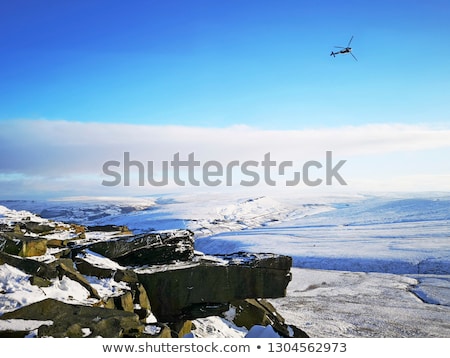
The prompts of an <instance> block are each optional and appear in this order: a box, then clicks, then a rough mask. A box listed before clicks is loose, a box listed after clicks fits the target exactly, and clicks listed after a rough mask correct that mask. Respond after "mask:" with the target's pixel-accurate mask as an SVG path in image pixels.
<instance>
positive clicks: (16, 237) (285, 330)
mask: <svg viewBox="0 0 450 358" xmlns="http://www.w3.org/2000/svg"><path fill="white" fill-rule="evenodd" d="M42 225H43V227H40V224H39V223H38V222H33V221H30V220H27V222H26V223H13V225H8V224H4V223H2V226H1V233H0V265H2V264H8V265H11V266H14V267H16V268H18V269H19V270H21V271H23V272H25V273H27V274H28V275H30V283H31V284H32V285H35V286H39V287H42V288H45V287H48V286H51V285H53V284H54V282H55V280H58V279H59V280H61V279H62V278H63V277H67V278H69V279H70V280H73V281H76V282H78V283H79V284H80V285H81V286H82V287H83V288H84V289H85V290H86V291H87V294H88V295H89V297H87V298H88V301H87V302H89V303H86V304H85V305H76V304H69V303H63V302H60V301H57V300H54V299H45V300H43V301H40V302H36V303H33V304H30V305H28V306H25V307H22V308H19V309H17V310H15V311H12V312H7V313H5V314H4V315H2V316H0V320H5V319H31V320H47V321H51V322H53V323H52V324H46V325H42V326H41V327H39V329H38V330H37V336H38V337H47V336H51V337H98V336H101V337H111V338H113V337H161V338H164V337H183V336H184V335H186V334H189V333H190V332H191V330H192V329H194V328H195V326H194V325H193V323H192V320H195V319H198V318H203V317H209V316H222V317H224V318H227V319H229V320H231V321H232V322H233V323H234V324H235V325H237V326H240V327H245V328H247V329H250V328H251V327H252V326H255V325H260V326H267V325H270V326H272V327H273V329H274V330H275V331H276V332H277V333H278V334H279V335H280V336H283V337H307V335H306V333H304V332H303V331H301V330H300V329H298V328H296V327H294V326H289V325H287V324H286V323H285V322H284V319H283V318H282V317H281V316H280V315H279V314H278V313H277V312H276V310H275V309H274V308H273V306H271V305H270V303H269V302H268V301H266V300H264V299H265V298H276V297H283V296H285V293H286V287H287V285H288V284H289V282H290V280H291V274H290V269H291V265H292V259H291V257H289V256H283V255H274V254H270V253H260V254H255V253H245V252H240V253H235V254H230V255H213V256H211V255H203V254H201V253H198V252H196V251H194V236H193V233H192V232H190V231H187V230H174V231H164V232H150V233H147V234H141V235H132V234H131V233H130V232H128V231H127V230H128V229H127V228H126V227H119V226H113V225H105V226H98V227H94V226H92V227H83V226H80V225H69V224H64V223H59V224H58V223H55V224H53V223H52V224H50V223H44V224H42ZM52 230H53V231H52ZM58 230H59V231H68V232H69V234H70V235H66V234H67V232H66V234H65V235H62V236H60V237H59V236H58V235H51V236H50V237H48V238H47V237H46V235H49V234H55V232H57V231H58ZM94 230H103V231H102V232H103V233H105V235H102V232H98V233H94V234H95V235H93V236H90V234H92V233H93V231H94ZM29 235H31V236H29ZM67 237H69V238H67ZM93 238H94V239H93ZM31 242H33V245H34V244H35V246H36V247H37V248H36V249H31V247H32V245H30V243H31ZM39 245H41V246H42V250H40V251H39V249H38V247H39ZM48 248H51V249H52V250H47V249H48ZM44 254H45V258H46V259H45V260H44V259H42V257H43V255H44ZM93 256H96V257H103V258H104V261H105V260H106V258H107V259H109V260H110V262H111V263H112V264H110V265H106V266H105V265H104V264H99V263H98V262H99V261H96V260H91V259H90V258H92V257H93ZM40 257H41V259H39V258H40ZM104 261H102V262H104ZM98 280H110V281H111V280H113V281H115V282H117V283H120V286H121V287H122V288H121V290H120V291H118V292H116V293H114V294H111V295H110V296H105V295H102V294H101V292H100V290H99V291H98V290H96V289H95V288H94V287H93V284H91V282H93V281H96V282H97V281H98ZM230 312H233V315H232V316H233V317H231V316H230ZM25 333H27V332H19V331H17V332H12V331H4V332H0V336H4V337H9V336H23V335H22V334H25Z"/></svg>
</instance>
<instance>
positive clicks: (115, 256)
mask: <svg viewBox="0 0 450 358" xmlns="http://www.w3.org/2000/svg"><path fill="white" fill-rule="evenodd" d="M88 248H89V250H91V251H94V252H96V253H98V254H100V255H103V256H105V257H108V258H110V259H112V260H114V261H116V262H118V263H119V264H121V265H129V266H141V265H158V264H170V263H173V262H175V261H187V260H190V259H192V257H193V256H194V234H193V233H192V232H190V231H187V230H178V231H171V232H160V233H150V234H142V235H135V236H129V237H123V238H117V239H114V240H109V241H101V242H97V243H93V244H91V245H89V247H88Z"/></svg>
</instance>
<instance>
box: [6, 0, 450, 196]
mask: <svg viewBox="0 0 450 358" xmlns="http://www.w3.org/2000/svg"><path fill="white" fill-rule="evenodd" d="M449 18H450V3H449V2H448V1H446V0H431V1H418V0H417V1H415V0H409V1H406V0H398V1H388V0H379V1H372V2H368V1H356V0H352V1H341V0H334V1H333V0H296V1H294V0H278V1H275V0H258V1H253V0H239V1H237V0H227V1H212V0H191V1H188V0H185V1H181V0H178V1H177V0H164V1H162V0H153V1H152V0H148V1H117V0H108V1H106V0H103V1H98V0H89V1H56V0H54V1H48V0H47V1H45V0H41V1H24V0H15V1H8V2H7V1H3V2H2V3H1V5H0V52H1V55H0V152H1V153H2V157H1V158H0V198H1V197H12V196H14V195H18V196H25V197H26V196H29V195H32V194H33V195H35V194H36V193H38V194H39V195H40V194H42V195H44V196H45V195H53V196H54V195H59V194H61V193H64V194H65V195H70V194H96V193H98V192H102V193H103V192H104V189H105V188H102V187H100V184H99V183H100V182H101V181H102V172H101V167H102V163H103V162H105V161H107V160H114V159H120V158H121V157H123V153H124V152H125V151H128V152H131V151H132V154H133V157H136V158H138V157H139V159H140V160H143V161H146V160H158V161H163V160H167V159H169V160H170V158H171V157H172V155H173V153H175V152H176V151H180V153H181V154H182V155H184V157H186V156H187V155H188V153H190V152H192V151H195V152H196V153H197V154H198V156H199V157H202V158H203V159H204V160H223V161H224V162H226V161H230V160H236V159H239V158H244V157H245V158H246V159H254V160H261V159H262V157H263V155H264V153H267V152H269V151H270V152H272V153H274V155H275V153H278V160H294V161H295V160H310V159H311V160H315V159H320V158H322V157H323V153H325V151H327V150H332V151H334V153H335V157H336V158H339V159H346V160H348V164H346V170H347V174H346V175H347V178H348V181H349V182H350V184H351V185H349V187H351V188H354V189H355V190H362V189H368V190H369V189H373V188H382V189H389V188H390V189H392V190H397V189H399V188H400V189H402V188H403V189H416V190H419V189H420V190H450V163H449V162H448V159H447V158H448V157H449V155H450V139H447V138H450V105H449V103H450V101H449V99H450V86H449V84H450V71H449V64H450V41H449V40H448V39H450V26H449V25H448V19H449ZM351 36H354V39H353V42H352V47H353V53H354V54H355V56H356V57H357V58H358V61H355V60H354V59H353V58H352V57H351V56H349V55H339V56H336V58H333V57H331V56H330V52H331V51H332V50H335V48H334V46H345V45H346V44H347V42H348V40H349V39H350V37H351ZM188 134H189V136H190V137H189V138H187V135H188ZM121 136H124V138H121ZM18 138H20V140H17V139H18ZM285 138H288V139H287V140H286V139H285ZM184 142H186V143H184ZM149 143H150V144H151V145H149ZM154 143H156V144H154ZM230 143H231V144H232V146H233V147H232V148H231V147H230ZM287 143H289V146H288V145H287ZM149 148H150V149H149ZM236 148H237V149H236ZM155 153H156V154H155ZM250 153H251V154H250ZM242 160H243V159H242ZM118 189H119V188H115V191H113V192H111V193H116V192H118V191H119V190H118ZM122 189H123V188H122ZM135 189H136V188H135ZM146 189H148V188H146ZM153 189H154V188H151V190H153ZM339 189H340V188H339ZM151 190H150V191H151ZM147 191H148V190H147ZM125 193H126V194H131V191H125ZM134 193H135V192H133V194H134ZM139 193H142V191H139Z"/></svg>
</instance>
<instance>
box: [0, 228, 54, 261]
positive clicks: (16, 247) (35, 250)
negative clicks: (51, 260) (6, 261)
mask: <svg viewBox="0 0 450 358" xmlns="http://www.w3.org/2000/svg"><path fill="white" fill-rule="evenodd" d="M0 251H3V252H5V253H7V254H11V255H18V256H22V257H32V256H42V255H45V254H46V252H47V240H46V239H44V238H40V237H34V236H27V235H24V234H22V233H20V232H2V233H0Z"/></svg>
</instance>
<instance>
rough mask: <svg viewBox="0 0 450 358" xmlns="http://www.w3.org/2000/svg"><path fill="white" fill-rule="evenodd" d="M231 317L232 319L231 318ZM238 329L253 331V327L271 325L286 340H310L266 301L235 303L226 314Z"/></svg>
mask: <svg viewBox="0 0 450 358" xmlns="http://www.w3.org/2000/svg"><path fill="white" fill-rule="evenodd" d="M229 316H231V317H229ZM224 317H225V318H228V319H230V320H231V321H232V322H233V323H234V324H236V325H237V326H238V327H245V328H247V329H249V330H250V329H251V328H252V327H253V326H256V325H259V326H268V325H271V326H272V327H273V329H274V330H275V332H277V333H278V334H279V335H281V336H282V337H286V338H308V337H309V336H308V335H307V334H306V333H305V332H304V331H302V330H301V329H299V328H297V327H295V326H292V325H288V324H286V323H285V320H284V318H283V317H282V316H281V315H280V314H279V313H278V312H277V311H276V309H275V307H273V305H272V304H271V303H270V302H268V301H267V300H265V299H245V300H237V301H233V302H231V304H230V309H229V310H228V311H227V312H225V313H224Z"/></svg>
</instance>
